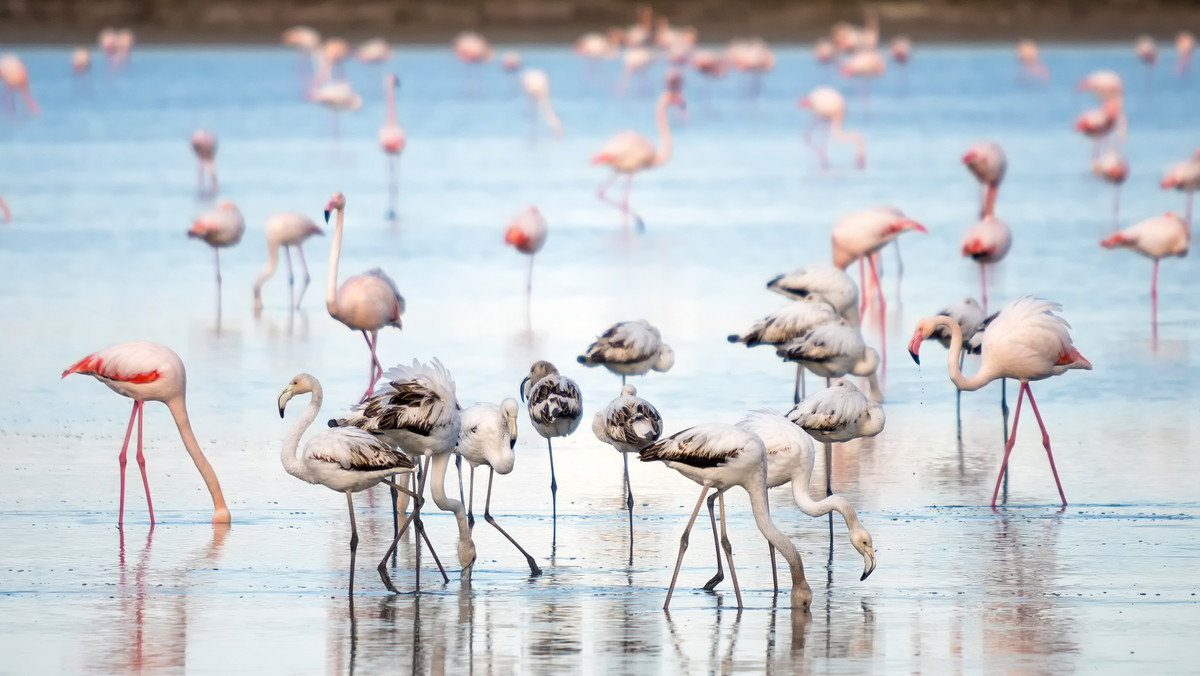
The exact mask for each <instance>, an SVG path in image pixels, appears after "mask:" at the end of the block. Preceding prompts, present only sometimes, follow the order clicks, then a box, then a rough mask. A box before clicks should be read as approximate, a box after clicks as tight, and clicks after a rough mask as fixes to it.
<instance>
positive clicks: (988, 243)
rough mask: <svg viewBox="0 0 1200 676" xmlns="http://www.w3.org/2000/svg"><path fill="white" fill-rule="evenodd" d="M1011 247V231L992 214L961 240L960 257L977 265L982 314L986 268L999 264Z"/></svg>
mask: <svg viewBox="0 0 1200 676" xmlns="http://www.w3.org/2000/svg"><path fill="white" fill-rule="evenodd" d="M1011 246H1012V231H1011V230H1009V229H1008V226H1007V225H1006V224H1005V223H1004V221H1001V220H1000V219H998V218H996V217H995V216H994V215H992V214H988V215H987V216H984V217H983V219H982V220H980V221H979V222H978V223H976V224H975V225H972V226H971V227H970V228H967V231H966V232H964V233H963V238H962V255H963V256H969V257H970V258H972V259H973V260H974V261H975V262H976V263H979V287H980V288H981V289H982V290H983V312H984V314H987V272H986V270H987V266H988V265H989V264H994V263H999V262H1000V261H1002V260H1004V257H1005V256H1006V255H1008V249H1009V247H1011Z"/></svg>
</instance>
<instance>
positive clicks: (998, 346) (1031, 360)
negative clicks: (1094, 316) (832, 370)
mask: <svg viewBox="0 0 1200 676" xmlns="http://www.w3.org/2000/svg"><path fill="white" fill-rule="evenodd" d="M1061 310H1062V306H1061V305H1059V304H1058V303H1054V302H1051V301H1047V300H1042V299H1039V298H1034V297H1033V296H1023V297H1021V298H1017V299H1016V300H1013V301H1012V302H1010V303H1009V304H1008V305H1006V306H1004V308H1003V309H1001V310H1000V312H998V313H997V314H996V316H995V317H994V318H993V319H992V320H991V322H990V324H989V325H988V327H987V330H985V331H984V333H983V342H982V345H981V348H982V353H981V361H980V364H979V370H978V371H976V372H975V375H973V376H971V377H969V378H968V377H965V376H963V374H962V371H961V370H960V369H959V366H958V358H957V357H956V355H957V353H958V351H959V350H960V349H962V331H961V330H960V329H959V328H958V323H957V322H955V321H954V320H952V319H950V318H949V317H943V316H934V317H926V318H924V319H922V320H921V321H919V322H917V328H916V330H915V331H913V335H912V340H910V341H909V344H908V352H909V354H911V355H912V358H913V361H915V362H917V364H918V365H920V363H921V359H920V349H921V341H923V340H925V339H926V338H928V337H929V336H930V335H932V334H933V332H934V331H935V330H937V328H938V327H939V326H940V327H944V328H946V329H947V330H949V331H950V351H949V352H948V353H947V356H946V362H947V369H948V370H949V372H950V380H951V381H953V382H954V384H955V385H957V386H958V388H959V389H960V390H966V391H968V392H974V391H975V390H978V389H979V388H981V387H983V386H984V385H986V384H988V383H990V382H992V381H993V380H996V379H997V378H1015V379H1016V380H1019V381H1020V382H1021V388H1020V390H1019V391H1018V393H1017V410H1016V412H1015V413H1014V415H1013V426H1012V433H1011V434H1010V435H1009V437H1008V443H1007V444H1006V445H1005V448H1004V460H1003V461H1002V462H1001V463H1000V472H999V474H997V475H996V487H995V489H994V490H993V491H992V507H993V508H995V507H996V496H997V495H998V494H999V492H1000V480H1001V479H1002V478H1003V477H1004V473H1005V470H1006V469H1007V468H1008V456H1009V454H1010V453H1012V449H1013V445H1014V444H1015V443H1016V441H1017V424H1018V422H1019V421H1020V419H1021V400H1022V397H1024V396H1025V395H1026V394H1028V395H1029V405H1030V406H1032V407H1033V415H1034V416H1035V417H1037V421H1038V427H1040V428H1041V431H1042V445H1043V446H1045V448H1046V457H1047V458H1049V460H1050V471H1051V473H1053V474H1054V483H1055V485H1056V486H1057V487H1058V495H1059V497H1060V498H1062V505H1063V507H1066V506H1067V496H1066V494H1065V493H1063V489H1062V483H1061V482H1060V481H1059V480H1058V469H1057V468H1055V466H1054V454H1053V453H1052V452H1051V450H1050V433H1049V432H1047V431H1046V426H1045V424H1044V423H1043V422H1042V414H1041V413H1040V412H1038V408H1037V402H1035V401H1034V399H1033V390H1031V389H1030V387H1029V383H1030V382H1031V381H1035V380H1043V379H1045V378H1049V377H1050V376H1057V375H1062V374H1063V373H1066V372H1067V370H1068V369H1085V370H1088V371H1090V370H1091V369H1092V364H1091V362H1089V361H1088V360H1087V359H1085V358H1084V356H1083V355H1082V354H1080V353H1079V350H1077V349H1076V348H1075V346H1074V345H1073V344H1072V342H1071V334H1070V332H1069V329H1070V325H1069V324H1067V322H1066V321H1065V320H1064V319H1063V318H1061V317H1059V316H1057V315H1055V314H1053V313H1054V312H1058V311H1061Z"/></svg>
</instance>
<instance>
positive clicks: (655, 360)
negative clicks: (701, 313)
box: [578, 319, 675, 387]
mask: <svg viewBox="0 0 1200 676" xmlns="http://www.w3.org/2000/svg"><path fill="white" fill-rule="evenodd" d="M578 361H579V363H580V364H583V365H584V366H588V367H592V366H603V367H604V368H606V369H608V370H609V372H610V373H616V374H618V375H620V376H621V386H622V387H623V386H624V385H625V377H626V376H644V375H646V374H647V373H649V372H650V371H652V370H653V371H658V372H659V373H666V372H667V371H669V370H671V367H672V366H674V365H675V350H673V349H671V346H670V345H667V344H666V343H664V342H663V340H662V333H660V332H659V330H658V328H657V327H655V326H653V325H652V324H650V322H648V321H646V320H645V319H638V320H636V321H629V322H617V323H616V324H613V325H612V326H610V327H609V328H608V330H607V331H605V332H604V333H603V334H601V336H600V337H599V338H597V339H596V340H595V342H593V343H592V344H591V345H588V347H587V349H586V350H584V352H583V354H581V355H579V357H578Z"/></svg>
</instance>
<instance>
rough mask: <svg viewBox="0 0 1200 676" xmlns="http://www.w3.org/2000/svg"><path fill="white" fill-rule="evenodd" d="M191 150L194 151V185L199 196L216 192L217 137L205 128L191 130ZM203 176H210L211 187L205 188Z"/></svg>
mask: <svg viewBox="0 0 1200 676" xmlns="http://www.w3.org/2000/svg"><path fill="white" fill-rule="evenodd" d="M192 152H194V153H196V162H197V164H196V185H197V186H198V188H197V192H199V194H200V195H201V196H212V195H216V194H217V164H216V162H215V161H214V158H216V156H217V137H216V136H214V135H213V133H212V132H211V131H209V130H207V129H197V130H196V131H194V132H192ZM205 176H211V177H212V189H211V190H208V189H206V188H205V185H204V184H205Z"/></svg>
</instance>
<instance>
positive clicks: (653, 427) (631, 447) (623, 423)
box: [592, 385, 663, 566]
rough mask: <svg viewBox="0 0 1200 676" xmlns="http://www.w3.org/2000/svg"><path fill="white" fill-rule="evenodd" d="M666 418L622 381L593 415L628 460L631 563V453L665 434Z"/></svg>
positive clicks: (599, 431) (595, 428) (595, 427)
mask: <svg viewBox="0 0 1200 676" xmlns="http://www.w3.org/2000/svg"><path fill="white" fill-rule="evenodd" d="M662 430H663V421H662V416H661V415H660V414H659V412H658V409H656V408H654V404H651V403H650V402H648V401H646V400H645V399H642V398H641V397H639V396H637V388H636V387H634V386H633V385H623V386H622V387H621V394H620V395H619V396H618V397H617V398H616V399H613V400H612V401H610V402H608V406H605V407H604V408H603V409H602V410H600V411H597V412H596V415H595V417H593V418H592V433H593V434H595V435H596V438H597V439H599V440H600V441H602V442H604V443H606V444H608V445H609V446H612V447H613V448H615V449H617V450H618V451H620V452H621V461H622V462H624V463H625V477H624V480H625V485H624V489H625V506H626V507H627V508H628V509H629V565H631V566H632V565H633V485H632V484H630V483H629V454H630V453H637V452H638V451H640V450H642V449H643V448H645V447H647V446H649V445H650V444H652V443H654V442H656V441H658V438H659V437H660V436H662Z"/></svg>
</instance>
